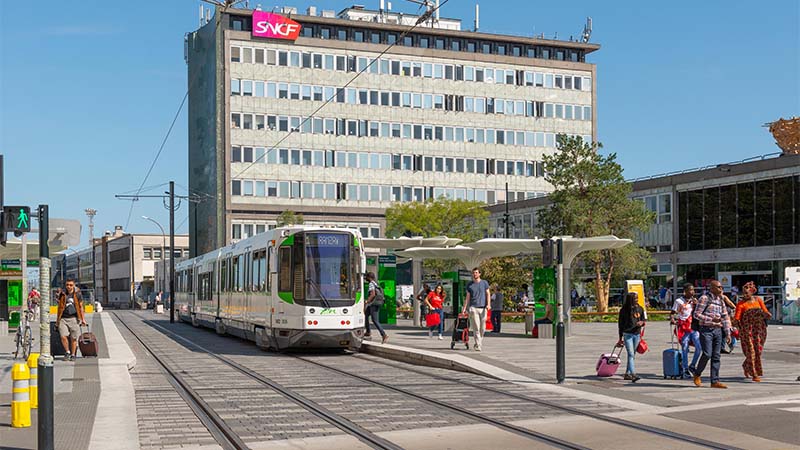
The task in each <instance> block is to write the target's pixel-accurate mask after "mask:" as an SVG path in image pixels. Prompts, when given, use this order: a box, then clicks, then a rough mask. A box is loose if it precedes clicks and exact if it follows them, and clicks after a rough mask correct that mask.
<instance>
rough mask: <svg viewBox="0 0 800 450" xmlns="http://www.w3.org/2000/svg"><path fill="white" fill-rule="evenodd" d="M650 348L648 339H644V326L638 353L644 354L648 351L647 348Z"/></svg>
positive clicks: (637, 347) (637, 348) (637, 349)
mask: <svg viewBox="0 0 800 450" xmlns="http://www.w3.org/2000/svg"><path fill="white" fill-rule="evenodd" d="M649 349H650V348H649V347H648V346H647V341H645V340H644V328H642V334H641V338H640V339H639V345H637V346H636V353H639V354H641V355H644V354H645V353H647V350H649Z"/></svg>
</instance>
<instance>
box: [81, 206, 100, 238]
mask: <svg viewBox="0 0 800 450" xmlns="http://www.w3.org/2000/svg"><path fill="white" fill-rule="evenodd" d="M83 212H85V213H86V217H88V218H89V245H92V244H93V242H94V216H96V215H97V210H96V209H92V208H86V209H84V210H83Z"/></svg>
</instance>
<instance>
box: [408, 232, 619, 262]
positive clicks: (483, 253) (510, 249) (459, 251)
mask: <svg viewBox="0 0 800 450" xmlns="http://www.w3.org/2000/svg"><path fill="white" fill-rule="evenodd" d="M558 238H560V239H562V240H563V242H564V264H565V265H566V266H567V267H569V266H570V264H571V263H572V261H573V260H574V259H575V256H577V255H578V254H580V253H581V252H584V251H588V250H604V249H611V248H620V247H624V246H626V245H628V244H630V243H631V240H630V239H619V238H618V237H616V236H597V237H591V238H574V237H572V236H561V237H555V238H553V239H558ZM541 242H542V239H495V238H490V239H481V240H480V241H478V242H473V243H471V244H465V245H458V246H455V247H450V248H443V247H438V248H430V247H428V248H423V247H412V248H409V249H407V250H403V251H398V252H395V254H396V255H397V256H401V257H404V258H410V259H423V260H424V259H458V260H460V261H461V262H462V263H463V264H464V266H466V267H467V268H472V267H477V266H478V265H480V263H481V262H483V261H485V260H487V259H489V258H495V257H499V256H515V255H523V254H540V253H542V244H541Z"/></svg>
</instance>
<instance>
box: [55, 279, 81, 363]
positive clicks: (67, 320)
mask: <svg viewBox="0 0 800 450" xmlns="http://www.w3.org/2000/svg"><path fill="white" fill-rule="evenodd" d="M81 326H86V319H85V318H84V317H83V299H82V298H81V292H80V290H78V289H76V288H75V280H73V279H68V280H67V284H66V289H65V290H64V291H62V292H61V294H60V295H59V296H58V313H57V315H56V327H57V328H58V333H59V334H60V335H61V345H63V346H64V352H65V353H64V361H75V353H76V352H77V350H78V336H79V335H80V333H81V329H80V327H81ZM70 339H72V343H71V345H70V342H69V340H70Z"/></svg>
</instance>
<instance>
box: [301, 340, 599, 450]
mask: <svg viewBox="0 0 800 450" xmlns="http://www.w3.org/2000/svg"><path fill="white" fill-rule="evenodd" d="M292 356H294V358H296V359H299V360H301V361H304V362H306V363H309V364H314V365H316V366H319V367H323V368H325V369H328V370H331V371H334V372H337V373H340V374H343V375H346V376H349V377H352V378H355V379H358V380H361V381H366V382H368V383H371V384H374V385H377V386H380V387H382V388H384V389H387V390H391V391H395V392H398V393H400V394H403V395H407V396H409V397H413V398H416V399H418V400H422V401H424V402H426V403H430V404H432V405H435V406H438V407H440V408H445V409H449V410H451V411H453V412H455V413H458V414H461V415H463V416H466V417H470V418H472V419H475V420H478V421H480V422H483V423H488V424H490V425H493V426H495V427H497V428H500V429H503V430H505V431H509V432H511V433H514V434H517V435H520V436H523V437H526V438H528V439H533V440H536V441H540V442H544V443H546V444H549V445H552V446H554V447H556V448H562V449H576V450H588V447H584V446H582V445H579V444H575V443H572V442H569V441H565V440H563V439H559V438H557V437H554V436H550V435H548V434H544V433H539V432H538V431H533V430H530V429H527V428H523V427H520V426H517V425H512V424H510V423H508V422H503V421H502V420H498V419H494V418H492V417H489V416H485V415H483V414H479V413H475V412H472V411H468V410H465V409H463V408H459V407H458V406H454V405H451V404H449V403H446V402H442V401H439V400H434V399H431V398H428V397H425V396H423V395H419V394H417V393H414V392H411V391H407V390H405V389H401V388H398V387H396V386H392V385H390V384H386V383H384V382H382V381H377V380H373V379H371V378H367V377H363V376H361V375H356V374H354V373H350V372H347V371H344V370H342V369H339V368H336V367H331V366H328V365H325V364H322V363H319V362H316V361H312V360H309V359H307V358H303V357H301V356H296V355H292Z"/></svg>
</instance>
